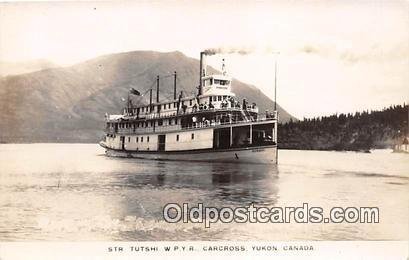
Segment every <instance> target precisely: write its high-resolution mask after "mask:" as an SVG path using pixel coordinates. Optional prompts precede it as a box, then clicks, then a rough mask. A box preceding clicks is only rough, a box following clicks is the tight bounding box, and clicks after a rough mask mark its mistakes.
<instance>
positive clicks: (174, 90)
mask: <svg viewBox="0 0 409 260" xmlns="http://www.w3.org/2000/svg"><path fill="white" fill-rule="evenodd" d="M173 100H176V71H175V72H174V73H173Z"/></svg>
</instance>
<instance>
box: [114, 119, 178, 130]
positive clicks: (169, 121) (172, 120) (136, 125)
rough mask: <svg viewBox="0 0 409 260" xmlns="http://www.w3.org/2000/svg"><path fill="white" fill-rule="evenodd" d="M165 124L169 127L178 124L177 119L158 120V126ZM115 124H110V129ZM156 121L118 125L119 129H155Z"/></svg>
mask: <svg viewBox="0 0 409 260" xmlns="http://www.w3.org/2000/svg"><path fill="white" fill-rule="evenodd" d="M164 120H166V121H165V122H167V123H168V125H174V124H176V119H160V120H158V121H157V122H158V124H157V125H158V126H162V125H163V124H164ZM114 124H115V123H108V127H114ZM153 125H154V121H146V122H137V123H118V128H119V129H122V128H137V127H153Z"/></svg>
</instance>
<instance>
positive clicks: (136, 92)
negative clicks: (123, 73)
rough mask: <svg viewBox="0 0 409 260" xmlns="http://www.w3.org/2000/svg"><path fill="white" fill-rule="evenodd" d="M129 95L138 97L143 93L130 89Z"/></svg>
mask: <svg viewBox="0 0 409 260" xmlns="http://www.w3.org/2000/svg"><path fill="white" fill-rule="evenodd" d="M129 93H130V94H132V95H136V96H140V95H141V93H140V92H139V91H138V90H136V89H134V88H130V89H129Z"/></svg>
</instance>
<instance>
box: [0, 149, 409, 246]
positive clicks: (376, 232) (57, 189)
mask: <svg viewBox="0 0 409 260" xmlns="http://www.w3.org/2000/svg"><path fill="white" fill-rule="evenodd" d="M279 160H280V164H279V165H278V167H277V166H262V165H239V164H211V163H189V162H171V161H149V160H139V159H117V158H108V157H105V156H104V151H103V150H102V149H101V148H99V147H98V146H97V145H94V144H17V145H15V144H2V145H0V240H1V241H25V240H34V241H38V240H66V241H78V240H81V241H84V240H362V239H364V240H407V239H408V238H409V234H408V232H409V231H408V230H409V224H408V223H409V221H408V220H409V156H408V155H404V154H393V153H391V151H389V150H382V151H374V152H373V153H371V154H364V153H354V152H322V151H280V158H279ZM169 202H178V203H184V202H188V203H191V204H194V203H199V202H201V203H204V204H205V205H208V206H219V207H221V206H231V207H237V206H246V205H248V204H249V203H251V202H254V203H256V204H257V205H266V206H294V207H297V206H302V203H303V202H308V203H310V205H312V206H321V207H323V208H324V209H325V210H329V209H330V207H334V206H343V207H347V206H358V207H359V206H372V207H379V209H380V223H379V224H272V223H266V224H252V223H247V224H222V223H220V224H213V225H212V227H211V228H210V229H206V228H204V227H203V225H202V224H168V223H166V222H165V221H164V220H163V219H162V208H163V206H164V205H165V204H167V203H169Z"/></svg>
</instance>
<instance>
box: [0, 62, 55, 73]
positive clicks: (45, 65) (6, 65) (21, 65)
mask: <svg viewBox="0 0 409 260" xmlns="http://www.w3.org/2000/svg"><path fill="white" fill-rule="evenodd" d="M55 67H58V66H57V65H56V64H54V63H52V62H50V61H48V60H43V59H39V60H31V61H27V62H0V77H5V76H11V75H19V74H25V73H30V72H34V71H39V70H45V69H50V68H55Z"/></svg>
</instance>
